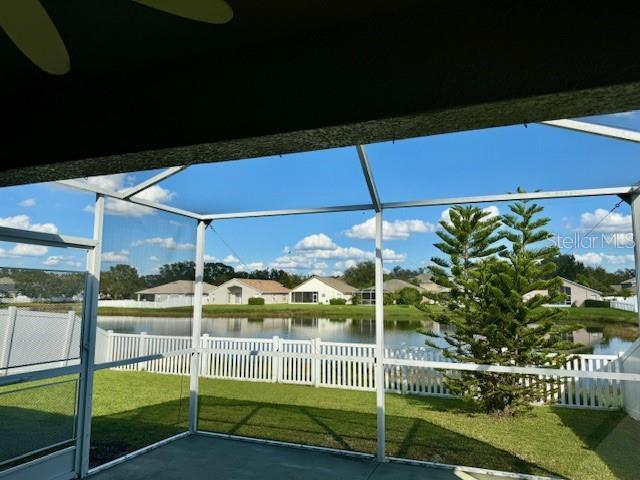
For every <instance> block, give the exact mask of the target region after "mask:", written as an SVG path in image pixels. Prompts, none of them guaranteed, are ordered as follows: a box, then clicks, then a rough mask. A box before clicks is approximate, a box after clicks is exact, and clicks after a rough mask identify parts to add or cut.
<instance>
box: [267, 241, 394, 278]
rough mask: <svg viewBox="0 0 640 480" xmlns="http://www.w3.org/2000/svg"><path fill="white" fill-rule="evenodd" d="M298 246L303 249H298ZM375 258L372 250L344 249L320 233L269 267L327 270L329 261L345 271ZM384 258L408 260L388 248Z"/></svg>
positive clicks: (301, 242)
mask: <svg viewBox="0 0 640 480" xmlns="http://www.w3.org/2000/svg"><path fill="white" fill-rule="evenodd" d="M298 246H300V247H302V248H297V247H298ZM313 246H318V248H312V247H313ZM374 258H375V254H374V252H373V251H372V250H363V249H361V248H357V247H342V246H339V245H337V244H336V243H335V242H334V241H333V240H332V239H331V238H330V237H329V236H328V235H326V234H324V233H318V234H314V235H309V236H307V237H305V238H304V239H302V240H301V241H299V242H298V243H297V244H296V249H295V250H294V251H293V252H291V253H289V254H287V255H283V256H280V257H278V258H276V259H275V260H274V261H273V262H271V263H270V264H269V266H270V267H272V268H277V269H282V270H288V271H293V270H325V269H327V268H328V265H327V262H328V261H332V260H337V261H338V262H336V268H337V269H344V268H348V267H349V266H351V265H355V263H357V262H362V261H365V260H373V259H374ZM383 258H384V260H385V261H387V262H389V263H401V262H404V261H405V260H406V255H405V254H402V253H397V252H395V251H394V250H392V249H390V248H387V249H384V250H383Z"/></svg>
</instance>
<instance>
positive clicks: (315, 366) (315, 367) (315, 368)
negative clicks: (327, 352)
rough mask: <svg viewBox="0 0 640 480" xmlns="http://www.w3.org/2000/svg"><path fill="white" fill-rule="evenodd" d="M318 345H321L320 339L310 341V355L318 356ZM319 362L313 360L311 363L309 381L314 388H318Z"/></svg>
mask: <svg viewBox="0 0 640 480" xmlns="http://www.w3.org/2000/svg"><path fill="white" fill-rule="evenodd" d="M320 343H322V339H320V338H312V339H311V353H313V354H314V355H320ZM320 361H321V360H320V359H319V358H314V359H313V360H312V361H311V365H312V368H311V381H312V382H313V385H314V386H315V387H319V386H320Z"/></svg>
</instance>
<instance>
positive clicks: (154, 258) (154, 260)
mask: <svg viewBox="0 0 640 480" xmlns="http://www.w3.org/2000/svg"><path fill="white" fill-rule="evenodd" d="M149 260H151V261H152V262H157V261H158V260H160V259H159V258H158V257H156V256H155V255H151V256H150V257H149Z"/></svg>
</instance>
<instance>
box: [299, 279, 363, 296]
mask: <svg viewBox="0 0 640 480" xmlns="http://www.w3.org/2000/svg"><path fill="white" fill-rule="evenodd" d="M314 278H316V279H318V280H320V281H321V282H322V283H324V284H325V285H328V286H329V287H331V288H333V289H335V290H337V291H339V292H340V293H347V294H349V293H354V292H357V291H358V289H357V288H356V287H354V286H351V285H349V284H348V283H347V282H345V281H344V280H342V279H341V278H334V277H320V276H318V275H312V276H311V277H309V278H307V279H306V280H305V281H304V282H302V283H301V284H300V285H298V286H297V287H296V288H300V287H301V286H302V285H304V284H305V283H307V282H308V281H310V280H312V279H314ZM294 290H295V289H294Z"/></svg>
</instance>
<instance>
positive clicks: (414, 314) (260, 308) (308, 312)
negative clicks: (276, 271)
mask: <svg viewBox="0 0 640 480" xmlns="http://www.w3.org/2000/svg"><path fill="white" fill-rule="evenodd" d="M433 310H443V309H442V307H438V306H433ZM191 312H192V308H191V307H176V308H114V307H100V309H99V310H98V313H99V314H100V315H117V316H136V317H158V316H161V317H188V316H190V315H191ZM384 312H385V318H387V319H388V320H394V321H401V320H406V321H412V320H425V319H427V317H428V315H427V313H425V312H423V311H421V310H419V309H417V308H416V307H413V306H409V305H388V306H385V307H384ZM202 315H203V316H205V317H239V316H240V317H249V318H263V317H265V316H266V317H284V318H289V317H310V318H317V317H323V316H327V317H331V318H373V317H374V316H375V307H374V306H373V305H296V304H281V305H204V306H203V308H202Z"/></svg>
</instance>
